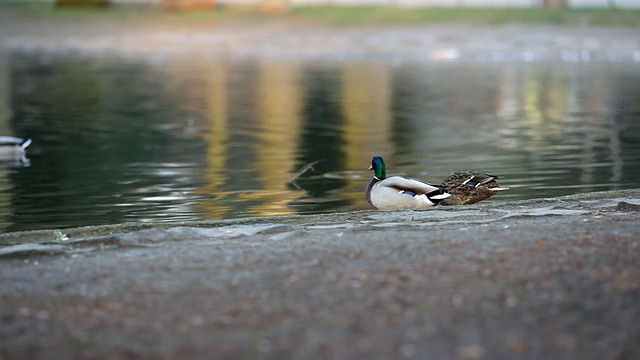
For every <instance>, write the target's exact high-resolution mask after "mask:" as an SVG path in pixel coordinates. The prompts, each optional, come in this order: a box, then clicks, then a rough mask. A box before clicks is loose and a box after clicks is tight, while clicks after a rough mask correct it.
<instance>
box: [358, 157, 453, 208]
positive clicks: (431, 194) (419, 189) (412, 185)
mask: <svg viewBox="0 0 640 360" xmlns="http://www.w3.org/2000/svg"><path fill="white" fill-rule="evenodd" d="M369 170H373V171H374V173H375V175H374V176H373V179H371V181H370V182H369V185H367V189H366V190H365V196H366V197H367V201H368V202H369V203H370V204H371V205H373V207H375V208H376V209H379V210H399V209H414V210H418V209H428V208H430V207H433V206H435V205H437V204H438V203H439V202H440V201H442V200H444V199H446V198H448V197H450V196H451V195H450V194H448V193H447V192H445V190H444V189H443V188H442V187H440V186H436V185H431V184H427V183H425V182H422V181H420V180H416V179H411V178H406V177H403V176H391V177H387V172H386V166H385V164H384V159H382V157H381V156H374V157H373V159H372V160H371V167H370V168H369Z"/></svg>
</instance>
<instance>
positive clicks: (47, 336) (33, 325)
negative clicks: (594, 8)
mask: <svg viewBox="0 0 640 360" xmlns="http://www.w3.org/2000/svg"><path fill="white" fill-rule="evenodd" d="M478 205H480V206H466V207H450V208H449V207H448V208H438V209H435V210H432V211H423V212H411V211H409V212H378V211H361V212H351V213H340V214H327V215H315V216H293V217H274V218H254V219H241V220H233V221H221V222H204V223H189V224H180V225H179V226H178V225H172V226H169V225H165V226H163V227H150V225H146V226H144V227H143V226H142V225H122V226H107V227H93V228H92V227H89V228H79V229H69V230H66V231H64V232H61V231H36V232H25V233H9V234H4V235H2V236H0V243H1V244H3V245H2V247H0V278H1V279H2V283H3V285H2V286H1V287H0V303H1V304H2V306H0V358H2V359H26V358H29V359H62V358H65V359H68V358H76V359H95V358H114V359H116V358H117V359H121V358H133V359H137V358H144V359H172V358H194V359H204V358H230V359H231V358H232V359H253V358H261V359H399V358H421V359H581V360H584V359H599V360H601V359H638V358H640V325H639V324H640V226H638V224H639V223H640V190H635V191H621V192H607V193H593V194H585V195H580V196H575V197H565V198H558V199H546V200H536V201H529V202H526V201H525V202H518V203H513V204H505V203H499V202H487V203H486V204H482V203H481V204H478ZM25 243H26V245H25Z"/></svg>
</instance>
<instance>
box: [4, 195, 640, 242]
mask: <svg viewBox="0 0 640 360" xmlns="http://www.w3.org/2000/svg"><path fill="white" fill-rule="evenodd" d="M597 200H610V201H609V202H610V204H608V208H609V209H611V208H614V210H618V211H633V212H637V211H640V204H638V200H640V189H626V190H611V191H598V192H589V193H579V194H573V195H567V196H561V197H555V198H537V199H530V200H520V201H511V202H500V201H484V202H481V203H478V204H474V205H467V206H439V207H437V208H434V210H436V209H437V211H439V212H440V213H439V214H443V213H442V212H445V213H447V214H451V215H454V216H455V215H459V217H458V218H459V220H458V225H459V226H463V225H464V223H465V219H466V217H465V216H464V214H463V213H464V212H465V211H474V212H475V213H483V212H484V213H488V212H490V211H494V212H499V213H500V214H502V215H503V216H504V215H505V214H507V215H508V214H509V213H518V212H521V211H523V210H527V209H528V210H535V209H539V208H543V207H552V208H553V209H568V208H573V209H575V208H576V207H578V208H580V209H587V210H598V206H597V203H598V202H597ZM627 200H629V201H627ZM611 201H613V203H611ZM434 210H426V211H410V210H409V211H391V212H385V211H377V210H360V211H348V212H336V213H321V214H306V215H284V216H268V217H267V216H265V217H243V218H235V219H224V220H203V221H186V222H172V223H121V224H113V225H97V226H83V227H76V228H66V229H46V230H31V231H18V232H8V233H3V234H0V248H2V247H5V246H12V245H16V244H24V243H32V244H39V243H60V244H64V243H65V242H66V241H68V240H69V239H74V240H76V239H83V238H84V239H86V238H95V237H108V236H112V235H116V234H127V233H133V232H138V231H143V230H149V229H157V230H167V229H171V228H178V227H185V228H225V227H230V226H237V225H267V224H271V225H291V226H302V227H305V226H317V225H325V224H339V223H349V222H367V221H369V222H383V221H384V220H385V219H386V218H389V219H393V220H397V219H398V218H402V217H405V218H413V217H414V216H415V217H418V218H421V219H423V220H425V219H428V214H429V212H431V213H432V214H435V213H433V211H434ZM558 215H562V213H558ZM454 225H455V224H454Z"/></svg>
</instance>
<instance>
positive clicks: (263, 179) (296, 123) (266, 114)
mask: <svg viewBox="0 0 640 360" xmlns="http://www.w3.org/2000/svg"><path fill="white" fill-rule="evenodd" d="M301 74H302V69H301V66H300V64H299V63H288V62H284V61H264V62H262V63H260V65H259V66H258V85H257V86H258V89H257V90H258V91H257V96H258V99H257V102H258V110H259V111H258V113H259V127H260V129H259V131H258V141H259V143H258V144H257V146H258V149H257V151H256V163H255V167H256V169H258V174H259V175H258V180H259V181H260V184H261V186H262V190H261V191H257V192H254V193H252V194H249V195H248V197H249V198H255V199H259V200H260V203H259V205H256V206H255V207H253V208H252V209H251V212H252V213H253V214H255V215H283V214H289V213H292V212H293V210H292V209H291V208H290V207H289V206H288V203H289V202H290V201H292V200H294V199H296V198H297V197H298V196H300V194H299V193H297V192H293V191H290V190H288V189H287V183H288V181H289V179H290V178H291V176H292V172H295V169H294V168H295V166H296V154H297V153H298V151H297V150H298V146H299V145H298V139H299V137H300V130H301V120H302V119H301V109H302V102H303V99H304V88H303V86H302V85H301V83H300V77H301Z"/></svg>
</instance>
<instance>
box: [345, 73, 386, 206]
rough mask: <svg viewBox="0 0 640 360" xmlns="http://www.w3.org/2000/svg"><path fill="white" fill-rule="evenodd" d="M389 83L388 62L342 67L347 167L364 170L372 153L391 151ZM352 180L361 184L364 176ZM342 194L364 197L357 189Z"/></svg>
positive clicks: (356, 197) (358, 184) (384, 153)
mask: <svg viewBox="0 0 640 360" xmlns="http://www.w3.org/2000/svg"><path fill="white" fill-rule="evenodd" d="M390 83H391V74H390V68H389V66H387V65H383V64H378V63H353V64H347V65H345V66H344V68H343V69H342V99H343V102H344V106H343V108H344V119H345V125H344V129H343V134H344V139H345V142H344V144H345V145H344V146H345V149H344V151H343V153H344V154H345V156H346V159H345V162H344V163H345V168H346V169H352V170H354V169H362V170H366V169H367V168H368V167H369V164H370V163H371V157H372V156H374V155H387V154H392V153H393V145H392V143H391V131H392V129H391V125H392V124H391V120H392V118H391V112H390V100H391V85H390ZM354 183H355V184H354V185H357V186H360V187H362V186H361V185H362V184H366V179H364V181H359V182H354ZM345 194H348V197H349V198H352V199H357V200H359V199H360V198H361V197H362V196H363V195H362V194H361V193H360V192H357V191H355V192H354V191H345ZM345 196H347V195H345Z"/></svg>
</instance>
